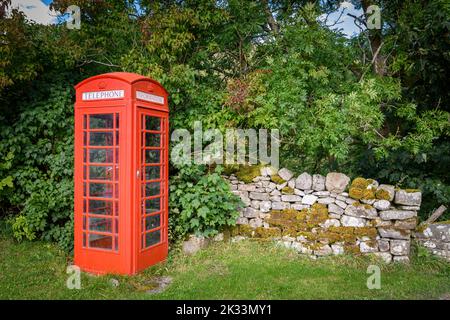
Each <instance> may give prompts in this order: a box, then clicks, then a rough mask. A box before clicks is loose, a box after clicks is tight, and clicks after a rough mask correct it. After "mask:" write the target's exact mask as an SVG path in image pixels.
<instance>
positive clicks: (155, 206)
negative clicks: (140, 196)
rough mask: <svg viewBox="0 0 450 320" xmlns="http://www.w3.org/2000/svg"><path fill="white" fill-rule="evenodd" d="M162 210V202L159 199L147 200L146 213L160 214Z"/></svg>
mask: <svg viewBox="0 0 450 320" xmlns="http://www.w3.org/2000/svg"><path fill="white" fill-rule="evenodd" d="M160 210H161V202H160V200H159V198H156V199H149V200H145V213H146V214H149V213H152V212H158V211H160Z"/></svg>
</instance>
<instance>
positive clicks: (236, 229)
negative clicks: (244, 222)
mask: <svg viewBox="0 0 450 320" xmlns="http://www.w3.org/2000/svg"><path fill="white" fill-rule="evenodd" d="M229 233H230V236H231V237H236V236H238V235H239V225H236V226H233V227H231V228H230V229H229Z"/></svg>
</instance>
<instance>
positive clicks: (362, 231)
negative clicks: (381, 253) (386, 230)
mask: <svg viewBox="0 0 450 320" xmlns="http://www.w3.org/2000/svg"><path fill="white" fill-rule="evenodd" d="M353 233H354V234H355V235H356V236H358V237H364V236H365V237H369V238H373V239H375V238H376V237H377V234H378V232H377V228H374V227H356V228H354V230H353Z"/></svg>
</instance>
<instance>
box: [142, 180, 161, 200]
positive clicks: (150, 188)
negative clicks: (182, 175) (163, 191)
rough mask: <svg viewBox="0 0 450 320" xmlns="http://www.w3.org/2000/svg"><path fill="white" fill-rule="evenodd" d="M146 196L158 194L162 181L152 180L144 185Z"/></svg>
mask: <svg viewBox="0 0 450 320" xmlns="http://www.w3.org/2000/svg"><path fill="white" fill-rule="evenodd" d="M144 189H145V196H146V197H151V196H157V195H158V194H159V192H160V182H150V183H146V184H145V185H144Z"/></svg>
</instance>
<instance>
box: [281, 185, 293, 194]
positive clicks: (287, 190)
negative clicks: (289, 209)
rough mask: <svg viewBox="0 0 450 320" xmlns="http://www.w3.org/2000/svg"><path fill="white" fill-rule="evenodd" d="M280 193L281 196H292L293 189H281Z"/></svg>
mask: <svg viewBox="0 0 450 320" xmlns="http://www.w3.org/2000/svg"><path fill="white" fill-rule="evenodd" d="M281 192H282V193H283V194H294V189H292V188H291V187H287V186H286V187H284V188H283V189H281Z"/></svg>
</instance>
